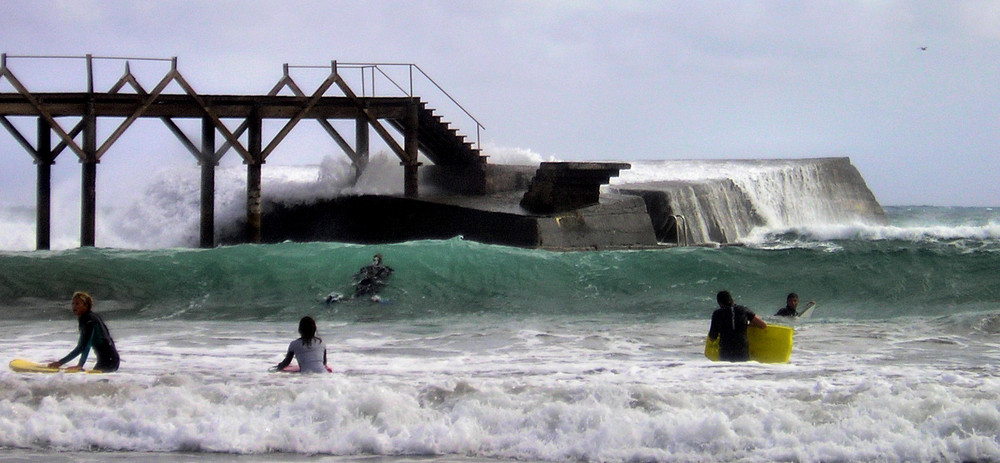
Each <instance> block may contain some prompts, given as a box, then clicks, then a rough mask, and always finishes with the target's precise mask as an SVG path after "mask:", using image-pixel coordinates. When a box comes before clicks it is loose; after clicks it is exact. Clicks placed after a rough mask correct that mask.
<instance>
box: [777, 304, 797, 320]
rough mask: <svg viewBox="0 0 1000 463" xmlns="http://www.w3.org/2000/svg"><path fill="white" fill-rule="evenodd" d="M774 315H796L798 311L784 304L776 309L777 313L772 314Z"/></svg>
mask: <svg viewBox="0 0 1000 463" xmlns="http://www.w3.org/2000/svg"><path fill="white" fill-rule="evenodd" d="M774 316H775V317H798V316H799V311H797V310H795V309H793V308H791V307H790V306H787V305H786V306H784V307H782V308H781V309H780V310H778V313H776V314H774Z"/></svg>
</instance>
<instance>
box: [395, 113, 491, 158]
mask: <svg viewBox="0 0 1000 463" xmlns="http://www.w3.org/2000/svg"><path fill="white" fill-rule="evenodd" d="M417 118H418V133H417V143H418V145H419V146H420V151H421V152H422V153H423V154H424V155H425V156H427V158H428V159H430V160H431V162H433V163H434V164H436V165H439V166H448V165H469V164H485V163H486V156H483V155H482V154H481V152H480V150H479V149H478V148H476V147H475V145H474V144H473V143H472V142H470V141H466V137H465V136H464V135H461V134H459V133H458V130H457V129H454V128H452V127H451V123H450V122H448V121H445V120H443V119H442V117H441V116H439V115H436V114H434V110H433V109H431V108H427V105H426V104H425V103H421V105H420V109H419V111H418V116H417ZM388 121H389V125H391V126H392V127H395V128H396V130H398V131H400V133H405V130H406V121H405V120H404V119H388Z"/></svg>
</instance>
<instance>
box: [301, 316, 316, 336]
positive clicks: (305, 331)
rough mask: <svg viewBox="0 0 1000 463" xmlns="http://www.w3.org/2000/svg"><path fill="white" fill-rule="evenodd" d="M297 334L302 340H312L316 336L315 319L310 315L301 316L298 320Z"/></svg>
mask: <svg viewBox="0 0 1000 463" xmlns="http://www.w3.org/2000/svg"><path fill="white" fill-rule="evenodd" d="M299 335H301V336H302V339H303V340H312V338H315V337H316V320H313V318H312V317H310V316H305V317H302V320H299Z"/></svg>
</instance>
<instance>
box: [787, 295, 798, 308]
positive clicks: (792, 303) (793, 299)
mask: <svg viewBox="0 0 1000 463" xmlns="http://www.w3.org/2000/svg"><path fill="white" fill-rule="evenodd" d="M785 303H786V304H788V306H789V307H791V308H793V309H794V308H795V307H797V306H798V305H799V295H798V294H795V293H788V297H787V298H785Z"/></svg>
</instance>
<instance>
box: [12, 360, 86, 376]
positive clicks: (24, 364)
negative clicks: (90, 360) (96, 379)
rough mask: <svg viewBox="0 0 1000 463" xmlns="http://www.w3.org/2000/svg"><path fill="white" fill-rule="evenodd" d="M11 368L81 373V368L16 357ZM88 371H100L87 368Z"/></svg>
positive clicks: (36, 371) (38, 371)
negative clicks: (68, 367)
mask: <svg viewBox="0 0 1000 463" xmlns="http://www.w3.org/2000/svg"><path fill="white" fill-rule="evenodd" d="M10 369H11V370H13V371H16V372H18V373H59V372H63V373H80V372H81V370H70V369H67V368H52V367H50V366H48V364H45V363H37V362H32V361H31V360H25V359H14V360H11V361H10ZM86 373H100V372H99V371H94V370H86Z"/></svg>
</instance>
